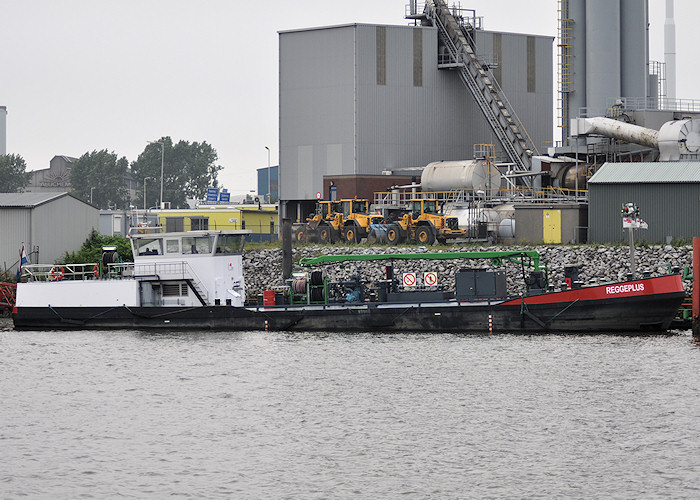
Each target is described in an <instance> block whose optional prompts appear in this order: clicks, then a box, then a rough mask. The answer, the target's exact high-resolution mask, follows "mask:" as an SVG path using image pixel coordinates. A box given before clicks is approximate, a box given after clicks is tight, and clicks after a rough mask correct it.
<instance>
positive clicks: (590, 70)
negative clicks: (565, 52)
mask: <svg viewBox="0 0 700 500" xmlns="http://www.w3.org/2000/svg"><path fill="white" fill-rule="evenodd" d="M620 26H621V25H620V2H619V0H613V1H611V0H588V1H587V2H586V107H587V108H588V115H589V116H604V115H605V111H606V110H607V107H608V102H609V101H610V100H611V99H615V98H618V97H620V95H621V88H620V82H621V78H620ZM645 67H646V66H645Z"/></svg>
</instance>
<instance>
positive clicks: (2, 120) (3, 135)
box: [0, 106, 7, 155]
mask: <svg viewBox="0 0 700 500" xmlns="http://www.w3.org/2000/svg"><path fill="white" fill-rule="evenodd" d="M6 154H7V108H6V107H5V106H0V155H6Z"/></svg>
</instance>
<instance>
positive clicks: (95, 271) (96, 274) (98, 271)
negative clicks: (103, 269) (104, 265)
mask: <svg viewBox="0 0 700 500" xmlns="http://www.w3.org/2000/svg"><path fill="white" fill-rule="evenodd" d="M92 272H93V274H94V275H95V277H96V278H99V277H100V265H99V264H95V267H93V268H92Z"/></svg>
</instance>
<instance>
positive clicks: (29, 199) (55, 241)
mask: <svg viewBox="0 0 700 500" xmlns="http://www.w3.org/2000/svg"><path fill="white" fill-rule="evenodd" d="M98 221H99V211H98V210H97V208H95V207H93V206H92V205H90V204H89V203H85V202H84V201H82V200H80V199H78V198H76V197H75V196H73V195H71V194H69V193H0V227H1V228H2V238H0V264H2V266H3V270H4V271H8V272H15V271H16V270H17V264H18V262H19V252H20V250H21V248H22V244H23V243H24V247H25V251H26V253H27V255H28V256H29V260H30V262H31V263H33V264H51V263H54V262H55V261H56V260H57V259H60V258H61V257H63V255H64V254H65V253H66V252H75V251H77V250H79V249H80V247H81V246H82V244H83V243H84V242H85V240H87V238H88V236H89V235H90V232H91V231H92V230H93V229H97V227H98V223H99V222H98Z"/></svg>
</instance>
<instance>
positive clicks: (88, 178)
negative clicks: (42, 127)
mask: <svg viewBox="0 0 700 500" xmlns="http://www.w3.org/2000/svg"><path fill="white" fill-rule="evenodd" d="M128 171H129V162H128V160H127V159H126V158H125V157H123V156H122V157H121V158H117V155H116V153H109V152H108V151H107V150H106V149H103V150H102V151H93V152H92V153H85V154H84V155H83V156H81V157H80V158H78V160H77V161H76V162H75V163H74V164H73V166H72V167H71V171H70V182H71V185H72V188H73V194H74V195H75V196H77V197H78V198H81V199H83V200H85V201H87V202H90V201H91V199H92V204H93V205H95V206H97V207H99V208H109V207H116V208H128V203H129V191H128V190H127V188H126V180H125V178H126V175H127V174H128Z"/></svg>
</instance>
